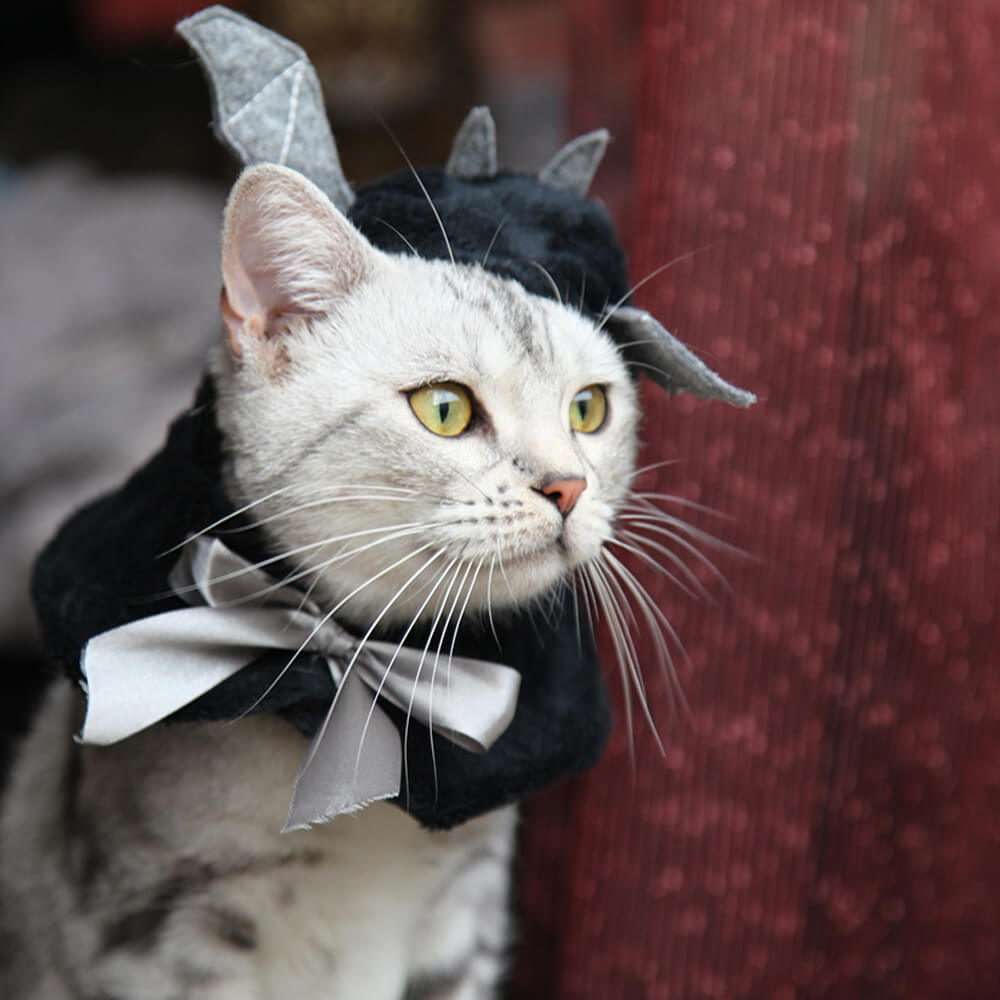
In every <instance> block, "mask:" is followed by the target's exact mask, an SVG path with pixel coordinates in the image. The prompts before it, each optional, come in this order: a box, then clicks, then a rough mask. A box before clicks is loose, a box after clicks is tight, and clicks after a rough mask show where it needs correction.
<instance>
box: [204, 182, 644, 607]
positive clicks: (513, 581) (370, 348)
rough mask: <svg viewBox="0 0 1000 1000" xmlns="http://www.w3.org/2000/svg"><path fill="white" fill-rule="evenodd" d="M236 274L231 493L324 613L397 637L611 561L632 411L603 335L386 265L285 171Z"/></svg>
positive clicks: (552, 314) (629, 454)
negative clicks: (603, 559) (380, 625)
mask: <svg viewBox="0 0 1000 1000" xmlns="http://www.w3.org/2000/svg"><path fill="white" fill-rule="evenodd" d="M223 277H224V289H223V304H222V310H223V317H224V319H225V323H226V328H227V333H228V336H227V338H226V342H225V343H224V344H221V345H220V346H219V348H218V349H217V350H216V352H215V354H214V357H213V361H212V368H213V373H214V375H215V377H216V382H217V388H218V396H219V424H220V429H221V430H222V433H223V435H224V437H225V440H226V444H227V468H226V473H225V474H226V479H227V488H228V490H229V492H230V495H231V496H232V498H233V500H234V501H236V502H238V503H239V504H253V505H254V506H253V507H252V508H251V513H252V517H253V519H254V520H255V521H257V522H258V523H259V524H261V525H262V527H263V530H264V531H265V532H266V534H267V535H268V537H269V540H270V542H271V544H272V548H273V549H274V551H275V552H276V553H283V554H286V555H287V561H288V563H290V564H292V565H294V566H297V567H300V568H301V570H302V572H303V576H302V585H303V586H304V587H310V588H311V594H312V596H313V597H314V598H318V599H320V600H321V601H322V602H323V603H324V604H325V605H326V606H327V608H328V609H330V608H332V607H334V606H336V605H341V607H340V608H339V610H338V611H337V614H338V615H339V616H342V617H344V618H346V619H348V620H355V621H357V622H359V623H370V622H372V621H374V620H375V619H376V618H377V617H379V616H381V620H382V621H383V622H384V623H385V624H387V625H388V624H393V623H406V622H409V621H412V620H414V619H426V620H433V619H434V617H435V616H441V615H450V614H452V613H456V614H457V613H458V612H457V610H456V609H459V608H461V609H466V608H467V609H468V610H470V611H472V610H482V609H484V608H486V607H487V606H489V607H490V608H491V609H497V608H501V607H504V606H510V605H514V604H517V605H521V604H524V603H525V602H528V601H530V600H531V599H533V598H535V597H537V596H539V595H541V594H543V593H545V592H547V591H549V590H551V589H552V587H553V586H554V585H555V584H556V583H557V582H558V581H560V580H562V579H564V578H566V577H567V576H569V575H570V574H571V573H572V572H573V571H574V570H575V569H576V568H578V567H580V566H582V565H584V564H587V563H589V562H591V561H593V560H595V559H596V558H597V557H598V556H599V553H600V552H601V549H602V546H603V544H604V543H605V542H606V541H607V540H608V539H609V538H610V536H611V532H612V528H613V523H614V520H615V516H616V512H617V511H618V510H619V508H620V506H621V505H622V503H623V502H624V500H625V497H626V494H627V490H628V484H629V480H630V477H631V475H632V471H633V468H634V461H635V452H636V423H637V407H636V396H635V389H634V386H633V383H632V381H631V379H630V378H629V377H628V375H627V372H626V368H625V366H624V364H623V362H622V360H621V358H620V356H619V352H618V349H617V348H616V347H615V345H614V344H613V342H612V340H611V339H610V337H608V336H607V335H606V334H605V333H603V332H602V331H599V330H597V329H596V328H595V325H594V323H593V322H592V321H591V320H589V319H588V318H586V317H584V316H582V315H580V314H579V313H578V312H577V311H575V310H574V309H573V308H571V307H569V306H564V305H561V304H559V303H557V302H552V301H549V300H547V299H541V298H539V297H536V296H532V295H530V294H528V293H527V292H526V291H525V290H524V289H523V288H522V287H521V286H520V285H518V284H516V283H513V282H508V281H504V280H502V279H500V278H498V277H496V276H494V275H492V274H490V273H488V272H486V271H485V270H483V269H481V268H478V267H474V266H469V265H459V266H456V265H453V264H451V263H449V262H444V261H436V260H421V259H419V258H417V257H400V256H391V255H387V254H384V253H382V252H381V251H378V250H376V249H374V248H373V247H372V246H371V245H370V244H369V243H368V242H367V241H366V240H365V238H364V237H363V236H361V234H360V233H358V232H357V231H356V230H355V229H354V228H353V227H352V226H351V224H350V223H349V222H348V221H347V220H346V219H345V218H344V216H342V215H341V214H340V213H339V212H338V211H337V209H335V208H334V207H333V205H332V204H331V203H330V202H329V201H328V200H327V198H326V196H325V195H323V194H322V192H320V191H319V190H318V189H317V188H315V187H314V186H313V185H312V184H311V183H310V182H308V181H307V180H305V179H304V178H302V177H301V176H300V175H298V174H297V173H295V172H293V171H290V170H287V169H284V168H281V167H276V166H271V165H267V166H260V167H255V168H252V169H250V170H248V171H247V172H246V173H245V174H244V175H243V176H242V177H241V179H240V181H239V182H238V183H237V185H236V187H235V188H234V191H233V194H232V196H231V198H230V202H229V205H228V207H227V210H226V221H225V227H224V234H223Z"/></svg>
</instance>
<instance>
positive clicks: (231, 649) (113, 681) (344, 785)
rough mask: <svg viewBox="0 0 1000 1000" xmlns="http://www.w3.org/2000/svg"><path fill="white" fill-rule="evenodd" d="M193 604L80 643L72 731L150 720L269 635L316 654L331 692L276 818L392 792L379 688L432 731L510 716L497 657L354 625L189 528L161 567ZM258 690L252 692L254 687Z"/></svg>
mask: <svg viewBox="0 0 1000 1000" xmlns="http://www.w3.org/2000/svg"><path fill="white" fill-rule="evenodd" d="M170 584H171V586H172V587H173V588H174V590H175V592H176V593H177V594H178V595H179V596H180V597H182V598H183V599H184V600H185V601H187V602H188V603H189V604H190V605H192V606H191V607H187V608H181V609H179V610H176V611H167V612H164V613H163V614H158V615H153V616H151V617H149V618H140V619H138V620H137V621H134V622H129V623H128V624H125V625H121V626H119V627H118V628H115V629H111V630H110V631H108V632H104V633H102V634H101V635H97V636H94V637H93V638H92V639H91V640H90V641H89V642H88V643H87V646H86V648H85V649H84V651H83V660H82V669H83V674H84V677H85V678H86V681H85V688H86V691H87V716H86V719H85V721H84V725H83V731H82V733H81V734H80V740H81V742H84V743H96V744H109V743H116V742H118V741H119V740H123V739H126V738H127V737H129V736H132V735H133V734H135V733H138V732H140V731H141V730H143V729H146V728H147V727H148V726H151V725H153V724H154V723H156V722H159V721H161V720H162V719H164V718H166V717H167V716H169V715H171V714H172V713H173V712H176V711H177V710H178V709H180V708H182V707H183V706H184V705H187V704H189V703H190V702H192V701H194V700H195V699H197V698H199V697H201V696H202V695H203V694H205V693H206V692H207V691H210V690H211V689H212V688H214V687H215V686H216V685H218V684H221V683H222V682H223V681H224V680H226V679H227V678H228V677H231V676H232V675H233V674H235V673H236V672H237V671H238V670H240V669H242V668H243V667H244V666H246V665H247V664H249V663H250V662H252V661H253V660H254V659H256V658H257V657H258V656H259V655H260V654H261V653H262V652H265V651H267V650H272V649H284V650H288V651H289V656H290V658H291V656H292V655H294V654H295V653H296V652H297V651H299V650H300V649H301V650H308V651H310V652H315V653H319V654H321V655H322V656H324V657H325V658H326V661H327V664H328V665H329V668H330V673H331V675H332V677H333V680H334V683H335V684H336V685H337V694H336V695H335V697H334V699H333V703H332V705H331V706H330V711H329V712H328V714H327V717H326V719H325V720H324V722H323V724H322V726H321V727H320V728H319V730H318V731H317V733H316V735H315V736H314V737H313V740H312V742H311V744H310V746H309V748H308V750H307V751H306V753H305V755H304V757H303V760H302V764H301V766H300V768H299V773H298V776H297V778H296V779H295V788H294V790H293V792H292V801H291V805H290V807H289V811H288V818H287V820H286V821H285V827H284V829H285V830H286V831H287V830H296V829H303V828H306V827H308V826H310V825H311V824H313V823H319V822H323V821H325V820H327V819H330V818H331V817H333V816H336V815H338V814H340V813H349V812H355V811H357V810H358V809H361V808H364V806H366V805H368V804H370V803H371V802H374V801H377V800H379V799H386V798H392V797H393V796H395V795H398V794H399V791H400V783H401V777H402V762H403V759H402V742H401V739H400V734H399V731H398V730H397V728H396V726H395V724H394V723H393V721H392V720H391V719H390V718H389V716H388V715H387V714H386V713H385V711H383V709H382V708H381V707H379V701H378V699H379V698H383V699H385V700H386V701H388V702H391V703H392V704H393V705H395V706H396V707H398V708H400V709H402V710H403V711H404V712H408V713H409V715H410V716H411V717H412V718H414V719H416V720H418V721H419V722H421V723H423V724H424V725H425V726H427V727H428V728H429V729H431V730H433V731H434V732H435V733H439V734H440V735H442V736H444V737H446V738H447V739H449V740H451V741H452V742H454V743H457V744H458V745H460V746H462V747H465V748H466V749H468V750H472V751H474V752H479V753H482V752H485V751H486V750H488V749H489V748H490V747H491V746H492V745H493V744H494V743H495V742H496V740H497V739H498V738H499V737H500V735H501V734H502V733H503V731H504V730H505V729H506V728H507V726H508V725H509V724H510V721H511V719H513V717H514V710H515V708H516V706H517V693H518V688H519V685H520V679H521V678H520V675H519V674H518V672H517V671H516V670H513V669H511V668H510V667H507V666H504V665H503V664H499V663H490V662H488V661H485V660H474V659H470V658H468V657H459V656H455V657H449V658H448V659H447V660H445V661H443V662H442V663H441V664H440V666H441V669H437V667H438V663H437V662H436V660H437V657H436V656H435V655H434V654H433V653H432V654H428V653H427V651H426V650H418V649H413V648H411V647H408V646H401V645H400V646H398V645H396V644H395V643H387V642H379V641H376V640H368V641H367V642H365V643H364V644H363V645H359V642H358V639H357V638H356V637H355V636H353V635H352V634H351V633H350V632H348V631H346V630H345V629H344V628H343V627H342V626H340V625H338V624H337V622H335V621H334V620H333V619H332V618H329V619H328V618H326V617H325V616H324V615H323V613H322V611H321V610H320V609H319V607H318V606H317V605H315V604H314V603H313V602H312V601H309V600H308V599H306V598H305V597H304V596H303V595H302V593H301V592H300V591H299V590H297V589H295V588H294V587H291V586H287V585H282V584H279V583H277V582H276V581H275V580H274V579H273V578H272V577H270V576H269V575H268V574H267V573H265V572H264V571H263V570H261V569H259V568H257V567H254V566H251V565H250V564H249V563H247V562H246V561H245V560H244V559H242V558H241V557H240V556H238V555H237V554H236V553H234V552H232V551H231V550H230V549H228V548H227V547H226V546H225V545H224V544H223V543H222V542H221V541H219V539H217V538H208V537H205V536H197V537H194V538H192V539H190V540H189V541H188V542H187V543H186V544H185V545H184V548H183V550H182V555H181V559H180V561H179V562H178V563H177V565H176V566H175V567H174V569H173V571H172V572H171V575H170ZM263 693H264V692H262V695H263Z"/></svg>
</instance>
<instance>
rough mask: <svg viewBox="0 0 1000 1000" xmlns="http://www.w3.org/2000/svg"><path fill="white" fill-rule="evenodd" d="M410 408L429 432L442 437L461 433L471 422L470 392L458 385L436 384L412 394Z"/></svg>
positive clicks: (451, 383) (448, 383)
mask: <svg viewBox="0 0 1000 1000" xmlns="http://www.w3.org/2000/svg"><path fill="white" fill-rule="evenodd" d="M410 406H411V407H412V409H413V412H414V413H415V414H416V415H417V419H418V420H419V421H420V422H421V423H422V424H423V425H424V427H426V428H427V429H428V430H429V431H433V432H434V433H435V434H440V435H441V436H442V437H455V436H456V435H458V434H461V433H462V431H464V430H465V428H466V427H468V426H469V421H470V420H472V399H471V398H470V396H469V390H468V389H466V388H465V387H464V386H461V385H459V384H458V383H457V382H436V383H435V384H434V385H425V386H424V387H423V388H422V389H415V390H414V391H413V392H411V393H410Z"/></svg>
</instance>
